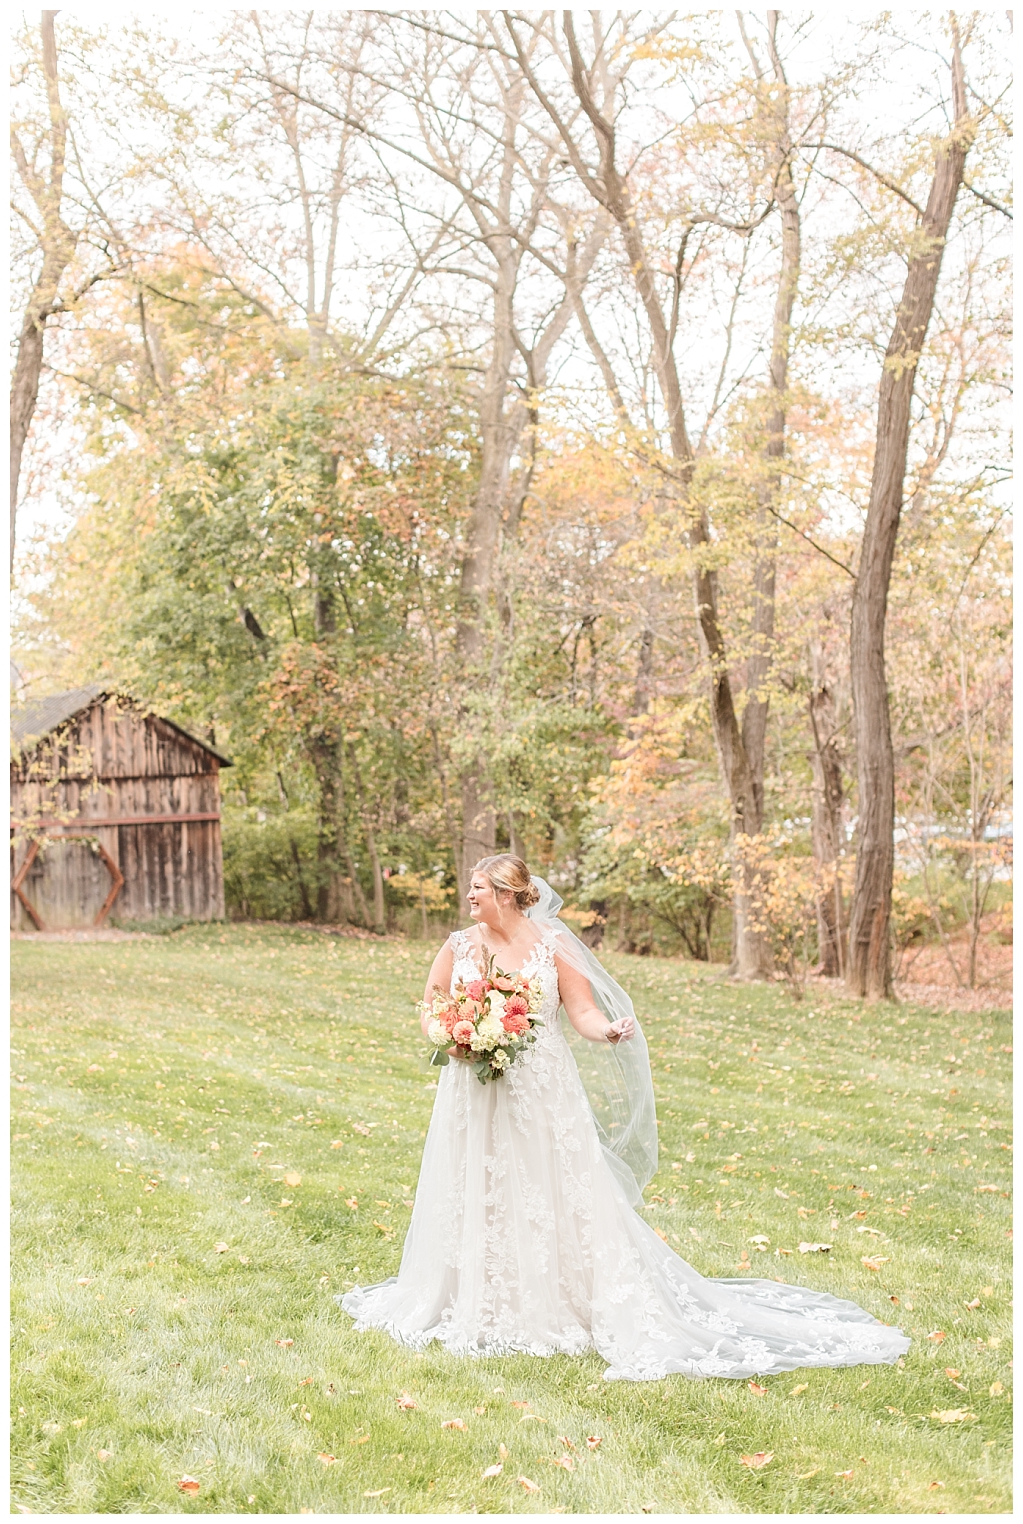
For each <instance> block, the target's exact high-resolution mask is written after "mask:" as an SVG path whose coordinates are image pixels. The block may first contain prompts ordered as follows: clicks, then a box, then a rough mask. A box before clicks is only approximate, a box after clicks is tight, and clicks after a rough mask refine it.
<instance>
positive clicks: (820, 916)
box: [809, 647, 843, 979]
mask: <svg viewBox="0 0 1023 1524" xmlns="http://www.w3.org/2000/svg"><path fill="white" fill-rule="evenodd" d="M811 662H812V672H813V675H812V680H811V688H810V697H809V711H810V729H811V731H812V733H813V751H812V752H811V753H810V767H811V771H812V774H813V785H812V788H811V794H810V811H811V833H812V840H813V855H814V857H815V858H816V860H817V862H818V863H819V864H820V866H821V869H822V870H823V871H822V879H823V880H824V888H823V889H822V891H821V894H820V896H819V898H818V900H817V950H818V954H819V957H820V969H821V973H822V974H825V975H826V976H827V977H828V978H829V979H834V978H841V976H842V973H843V968H842V890H841V885H840V883H839V881H838V864H839V857H840V852H841V847H842V757H841V753H840V752H839V750H838V745H837V741H836V730H837V726H836V723H835V700H834V695H833V694H832V692H831V688H830V687H829V685H828V683H827V681H826V679H825V677H824V675H823V673H822V671H821V662H820V653H819V651H818V649H817V648H816V647H814V648H813V649H812V651H811ZM832 874H834V882H833V883H829V882H828V879H829V878H830V876H831V875H832Z"/></svg>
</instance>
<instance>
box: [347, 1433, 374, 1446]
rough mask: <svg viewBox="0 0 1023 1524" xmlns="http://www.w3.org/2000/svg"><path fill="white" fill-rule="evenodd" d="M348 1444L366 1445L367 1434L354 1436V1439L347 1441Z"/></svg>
mask: <svg viewBox="0 0 1023 1524" xmlns="http://www.w3.org/2000/svg"><path fill="white" fill-rule="evenodd" d="M348 1443H349V1444H350V1445H368V1444H369V1435H368V1434H358V1435H356V1437H355V1438H354V1439H350V1440H349V1441H348Z"/></svg>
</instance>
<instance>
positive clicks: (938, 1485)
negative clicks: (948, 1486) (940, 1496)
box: [927, 1482, 945, 1492]
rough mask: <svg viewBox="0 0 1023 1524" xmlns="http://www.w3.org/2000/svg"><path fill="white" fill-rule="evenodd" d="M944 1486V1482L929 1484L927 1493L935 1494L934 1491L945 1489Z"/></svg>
mask: <svg viewBox="0 0 1023 1524" xmlns="http://www.w3.org/2000/svg"><path fill="white" fill-rule="evenodd" d="M944 1485H945V1483H944V1482H928V1483H927V1491H928V1492H934V1491H936V1489H937V1488H938V1487H944Z"/></svg>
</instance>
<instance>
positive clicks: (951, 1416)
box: [931, 1408, 977, 1423]
mask: <svg viewBox="0 0 1023 1524" xmlns="http://www.w3.org/2000/svg"><path fill="white" fill-rule="evenodd" d="M976 1416H977V1415H976V1413H971V1412H970V1410H969V1408H943V1409H941V1410H939V1409H938V1408H932V1409H931V1417H932V1418H936V1419H937V1420H938V1422H939V1423H969V1422H970V1420H971V1419H973V1418H976Z"/></svg>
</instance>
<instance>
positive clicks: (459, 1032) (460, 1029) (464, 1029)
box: [451, 1021, 473, 1048]
mask: <svg viewBox="0 0 1023 1524" xmlns="http://www.w3.org/2000/svg"><path fill="white" fill-rule="evenodd" d="M472 1032H473V1026H472V1022H471V1021H457V1022H456V1023H455V1025H454V1027H453V1029H452V1032H451V1035H452V1037H453V1038H454V1039H455V1042H457V1043H459V1044H460V1045H461V1046H462V1047H463V1048H467V1047H468V1046H469V1043H470V1042H471V1041H472Z"/></svg>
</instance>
